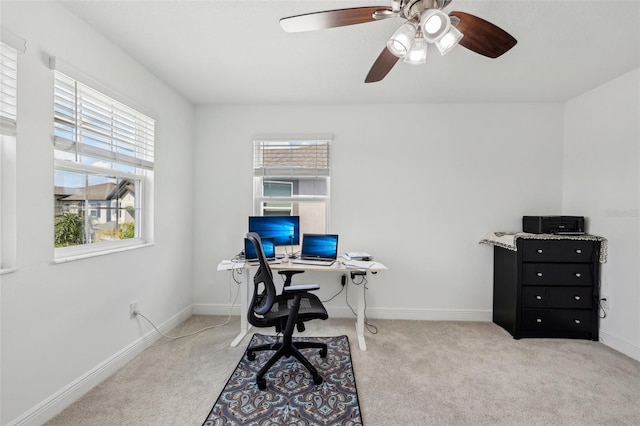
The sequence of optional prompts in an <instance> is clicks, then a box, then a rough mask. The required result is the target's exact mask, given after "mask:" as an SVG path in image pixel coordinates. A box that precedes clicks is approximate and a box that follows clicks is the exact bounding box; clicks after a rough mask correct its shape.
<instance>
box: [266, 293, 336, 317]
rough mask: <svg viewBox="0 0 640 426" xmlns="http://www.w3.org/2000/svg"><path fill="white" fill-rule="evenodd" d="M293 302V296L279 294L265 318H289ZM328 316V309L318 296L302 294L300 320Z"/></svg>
mask: <svg viewBox="0 0 640 426" xmlns="http://www.w3.org/2000/svg"><path fill="white" fill-rule="evenodd" d="M292 303H293V298H292V297H287V296H286V295H280V296H277V297H276V300H275V301H274V303H273V306H272V307H271V310H270V311H269V312H267V313H266V314H265V315H264V317H265V319H267V320H276V319H283V318H287V317H288V316H289V310H290V308H291V304H292ZM327 318H329V315H328V314H327V310H326V309H325V308H324V306H323V305H322V302H321V301H320V299H319V298H318V296H316V295H314V294H310V293H307V294H304V295H303V296H302V299H301V300H300V310H299V311H298V320H299V321H307V320H312V319H323V320H325V319H327Z"/></svg>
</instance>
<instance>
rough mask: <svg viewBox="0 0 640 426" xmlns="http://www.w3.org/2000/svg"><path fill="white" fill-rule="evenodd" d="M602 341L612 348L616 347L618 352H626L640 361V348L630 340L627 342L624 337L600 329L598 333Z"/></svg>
mask: <svg viewBox="0 0 640 426" xmlns="http://www.w3.org/2000/svg"><path fill="white" fill-rule="evenodd" d="M598 335H599V340H600V343H602V344H604V345H606V346H609V347H610V348H611V349H614V350H616V351H618V352H621V353H623V354H625V355H626V356H628V357H631V358H633V359H635V360H637V361H640V348H639V347H637V346H634V345H632V344H631V343H629V342H626V341H624V340H622V339H619V338H618V337H616V336H612V335H611V334H608V333H606V332H603V331H600V332H599V333H598Z"/></svg>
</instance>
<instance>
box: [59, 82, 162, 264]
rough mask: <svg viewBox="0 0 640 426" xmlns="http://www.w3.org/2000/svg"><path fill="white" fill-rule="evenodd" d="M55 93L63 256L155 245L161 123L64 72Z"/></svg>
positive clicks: (61, 252) (60, 234)
mask: <svg viewBox="0 0 640 426" xmlns="http://www.w3.org/2000/svg"><path fill="white" fill-rule="evenodd" d="M54 92H55V93H54V99H55V101H54V148H55V155H54V158H55V167H54V168H55V176H54V188H53V197H54V205H55V212H54V221H55V230H54V233H55V235H54V238H55V247H56V257H57V258H60V257H62V258H64V257H68V256H73V255H76V254H80V255H82V254H86V253H96V252H98V253H99V252H102V251H104V250H111V249H117V248H120V247H129V246H132V245H139V244H143V243H145V242H148V241H149V240H150V238H151V236H150V235H145V226H144V222H145V218H147V217H149V215H150V214H151V206H150V205H149V201H147V204H145V199H146V200H149V198H148V197H145V196H144V193H143V191H144V189H145V187H146V183H147V182H148V181H149V180H150V179H151V178H152V176H153V165H154V163H153V161H154V158H153V156H154V127H155V122H154V120H153V119H151V118H149V117H147V116H146V115H144V114H142V113H140V112H138V111H136V110H135V109H133V108H130V107H128V106H126V105H124V104H122V103H120V102H118V101H116V100H115V99H112V98H111V97H109V96H106V95H104V94H103V93H101V92H99V91H97V90H95V89H93V88H91V87H89V86H87V85H85V84H83V83H81V82H79V81H76V80H75V79H73V78H71V77H69V76H67V75H66V74H63V73H61V72H59V71H55V89H54ZM147 234H148V232H147Z"/></svg>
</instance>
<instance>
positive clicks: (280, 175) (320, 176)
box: [252, 135, 333, 232]
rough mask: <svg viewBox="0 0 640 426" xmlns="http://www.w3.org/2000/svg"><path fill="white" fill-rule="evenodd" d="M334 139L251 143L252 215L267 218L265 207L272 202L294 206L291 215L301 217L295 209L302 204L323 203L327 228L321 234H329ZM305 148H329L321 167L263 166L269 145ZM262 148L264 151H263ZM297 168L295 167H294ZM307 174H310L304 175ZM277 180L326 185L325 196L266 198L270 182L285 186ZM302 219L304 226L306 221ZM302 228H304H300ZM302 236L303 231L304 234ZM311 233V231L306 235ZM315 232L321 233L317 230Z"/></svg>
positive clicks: (256, 140)
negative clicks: (265, 191) (320, 182)
mask: <svg viewBox="0 0 640 426" xmlns="http://www.w3.org/2000/svg"><path fill="white" fill-rule="evenodd" d="M332 139H333V138H332V137H331V136H327V135H322V136H315V137H268V136H267V137H254V138H253V139H252V145H253V146H252V150H253V215H256V216H263V215H264V211H265V209H264V204H265V203H269V202H276V203H291V214H292V215H298V214H299V212H298V213H297V212H296V208H295V207H294V206H295V205H296V204H303V203H305V204H306V203H323V204H324V213H323V215H324V219H325V220H324V222H325V223H324V224H323V226H322V232H327V230H328V229H329V226H330V218H329V212H330V201H331V144H332ZM270 144H273V145H289V146H297V145H305V144H317V145H318V146H320V145H326V158H323V159H322V161H321V163H323V165H321V166H320V167H311V168H303V167H302V168H297V167H289V168H287V167H269V166H267V165H265V164H264V161H263V160H264V159H263V152H264V146H266V145H270ZM261 146H262V148H261ZM292 166H295V165H292ZM305 170H308V171H305ZM278 179H291V180H292V181H293V180H299V181H300V180H305V179H316V180H322V181H324V182H325V186H326V194H325V195H298V194H292V195H291V196H289V197H283V196H280V197H275V196H265V195H264V184H265V183H269V182H279V183H284V182H285V181H278ZM300 216H301V222H303V221H304V218H303V217H302V216H303V215H300ZM301 227H302V225H301ZM301 232H302V231H301ZM305 232H309V231H305ZM316 232H321V231H320V230H317V231H316Z"/></svg>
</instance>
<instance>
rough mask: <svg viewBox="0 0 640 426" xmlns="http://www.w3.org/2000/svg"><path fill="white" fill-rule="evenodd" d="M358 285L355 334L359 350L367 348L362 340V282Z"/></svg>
mask: <svg viewBox="0 0 640 426" xmlns="http://www.w3.org/2000/svg"><path fill="white" fill-rule="evenodd" d="M357 287H358V305H357V311H358V316H357V317H356V334H357V335H358V345H359V346H360V350H361V351H366V350H367V344H366V342H365V341H364V307H365V304H364V292H365V288H364V283H362V284H360V285H358V286H357Z"/></svg>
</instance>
